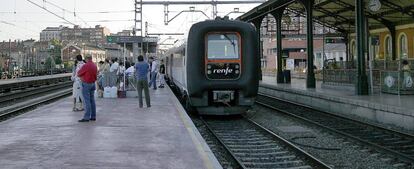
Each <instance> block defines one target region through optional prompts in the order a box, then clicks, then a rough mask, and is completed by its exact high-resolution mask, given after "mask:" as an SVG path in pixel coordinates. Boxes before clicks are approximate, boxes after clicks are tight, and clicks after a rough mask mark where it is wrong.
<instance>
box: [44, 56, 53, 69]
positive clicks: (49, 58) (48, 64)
mask: <svg viewBox="0 0 414 169" xmlns="http://www.w3.org/2000/svg"><path fill="white" fill-rule="evenodd" d="M52 62H53V60H52V58H51V57H48V58H47V59H46V62H45V68H46V69H50V68H52V66H53V65H52V64H53V63H52Z"/></svg>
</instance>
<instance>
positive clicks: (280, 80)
mask: <svg viewBox="0 0 414 169" xmlns="http://www.w3.org/2000/svg"><path fill="white" fill-rule="evenodd" d="M283 11H284V8H283V9H280V10H278V11H276V12H273V13H272V15H273V17H274V18H275V20H276V50H277V61H276V62H277V75H276V77H277V83H284V80H283V72H282V69H283V68H282V64H283V63H282V16H283Z"/></svg>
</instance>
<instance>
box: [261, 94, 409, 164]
mask: <svg viewBox="0 0 414 169" xmlns="http://www.w3.org/2000/svg"><path fill="white" fill-rule="evenodd" d="M257 103H258V104H260V105H263V106H265V107H268V108H271V109H274V110H277V111H279V112H282V113H284V114H287V115H290V116H293V117H295V118H298V119H301V120H304V121H306V122H308V123H311V124H314V125H317V126H319V127H322V128H324V129H327V130H328V131H330V132H333V133H336V134H340V135H342V136H345V137H346V138H350V139H353V140H356V141H358V142H360V143H362V144H364V145H366V146H369V147H372V148H373V150H374V151H377V152H381V153H385V154H388V155H391V156H392V157H394V158H395V159H398V160H395V159H391V160H395V161H396V163H399V164H400V165H405V166H406V167H413V166H414V136H413V135H411V134H407V133H402V132H399V131H395V130H391V129H387V128H384V127H381V126H378V125H375V124H371V123H368V122H361V121H357V120H354V119H350V118H347V117H342V116H339V115H335V114H332V113H328V112H322V111H319V110H316V109H313V108H310V107H308V106H306V105H301V104H297V103H293V102H290V101H285V100H281V99H279V98H275V97H273V96H268V95H265V94H263V93H259V96H258V97H257ZM401 161H402V162H403V163H400V162H401Z"/></svg>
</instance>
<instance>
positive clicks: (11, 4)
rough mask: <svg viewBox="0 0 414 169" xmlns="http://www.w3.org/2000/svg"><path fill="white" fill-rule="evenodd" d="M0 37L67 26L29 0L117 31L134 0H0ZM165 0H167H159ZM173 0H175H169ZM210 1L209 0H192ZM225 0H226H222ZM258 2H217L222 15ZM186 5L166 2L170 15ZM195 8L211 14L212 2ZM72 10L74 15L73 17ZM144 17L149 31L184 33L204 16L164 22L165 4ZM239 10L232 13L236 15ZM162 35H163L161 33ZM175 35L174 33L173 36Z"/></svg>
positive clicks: (127, 22) (129, 19)
mask: <svg viewBox="0 0 414 169" xmlns="http://www.w3.org/2000/svg"><path fill="white" fill-rule="evenodd" d="M0 1H1V5H0V41H3V40H8V39H12V40H14V39H21V40H25V39H30V38H33V39H36V40H38V39H39V33H40V32H41V31H42V30H43V29H44V28H46V27H57V26H59V25H64V26H70V27H73V25H71V24H69V23H67V22H66V21H65V20H63V19H61V18H59V17H57V16H54V15H53V14H51V13H48V12H47V11H46V10H44V9H41V8H40V7H38V6H36V5H34V4H32V3H30V2H29V1H32V2H34V3H36V4H39V5H40V6H43V7H45V8H46V9H48V10H50V11H52V12H54V13H55V14H56V15H58V16H61V17H64V18H65V19H67V20H68V21H70V22H73V23H75V24H78V25H81V27H93V26H95V25H102V26H105V27H107V28H109V30H110V31H111V33H116V32H118V31H121V30H123V29H131V28H132V26H133V25H134V21H133V19H134V16H135V15H134V12H133V10H134V0H45V1H44V0H0ZM144 1H154V0H144ZM160 1H166V0H160ZM171 1H176V0H171ZM182 1H186V0H182ZM194 1H211V0H194ZM223 1H226V0H223ZM227 1H228V0H227ZM257 5H259V4H241V5H219V6H218V11H219V13H218V15H219V16H224V15H226V14H227V13H229V12H230V11H233V9H234V8H235V7H239V8H240V11H243V12H247V11H248V10H250V9H251V8H253V7H255V6H257ZM188 9H189V5H186V6H184V5H180V6H174V5H170V6H169V10H170V13H169V18H170V19H171V18H173V17H174V16H175V15H177V14H178V13H179V12H180V11H182V10H188ZM195 9H196V10H202V11H205V13H206V14H207V15H208V16H209V17H212V6H211V5H197V6H195ZM74 11H75V13H76V17H74ZM143 13H144V14H143V20H144V22H145V21H147V22H148V24H149V27H148V32H149V33H155V32H157V33H159V32H162V33H165V32H177V33H185V32H186V31H188V29H189V27H190V26H191V25H192V24H193V23H195V22H198V21H202V20H205V19H206V17H205V16H204V15H203V14H201V13H183V14H181V15H180V16H178V17H177V18H176V19H174V20H173V21H171V22H170V24H169V25H168V26H165V25H164V6H162V5H156V6H155V5H151V6H149V5H145V6H144V7H143ZM239 15H240V14H231V15H230V18H235V17H237V16H239ZM161 38H163V39H165V38H166V37H161ZM174 38H175V37H174Z"/></svg>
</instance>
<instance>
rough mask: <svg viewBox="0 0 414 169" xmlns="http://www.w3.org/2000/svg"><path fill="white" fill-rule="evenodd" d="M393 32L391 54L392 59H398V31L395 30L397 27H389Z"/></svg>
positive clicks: (391, 32)
mask: <svg viewBox="0 0 414 169" xmlns="http://www.w3.org/2000/svg"><path fill="white" fill-rule="evenodd" d="M389 30H390V34H391V55H392V60H396V59H397V36H396V35H397V33H396V31H395V27H392V28H390V29H389ZM384 57H385V56H384Z"/></svg>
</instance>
